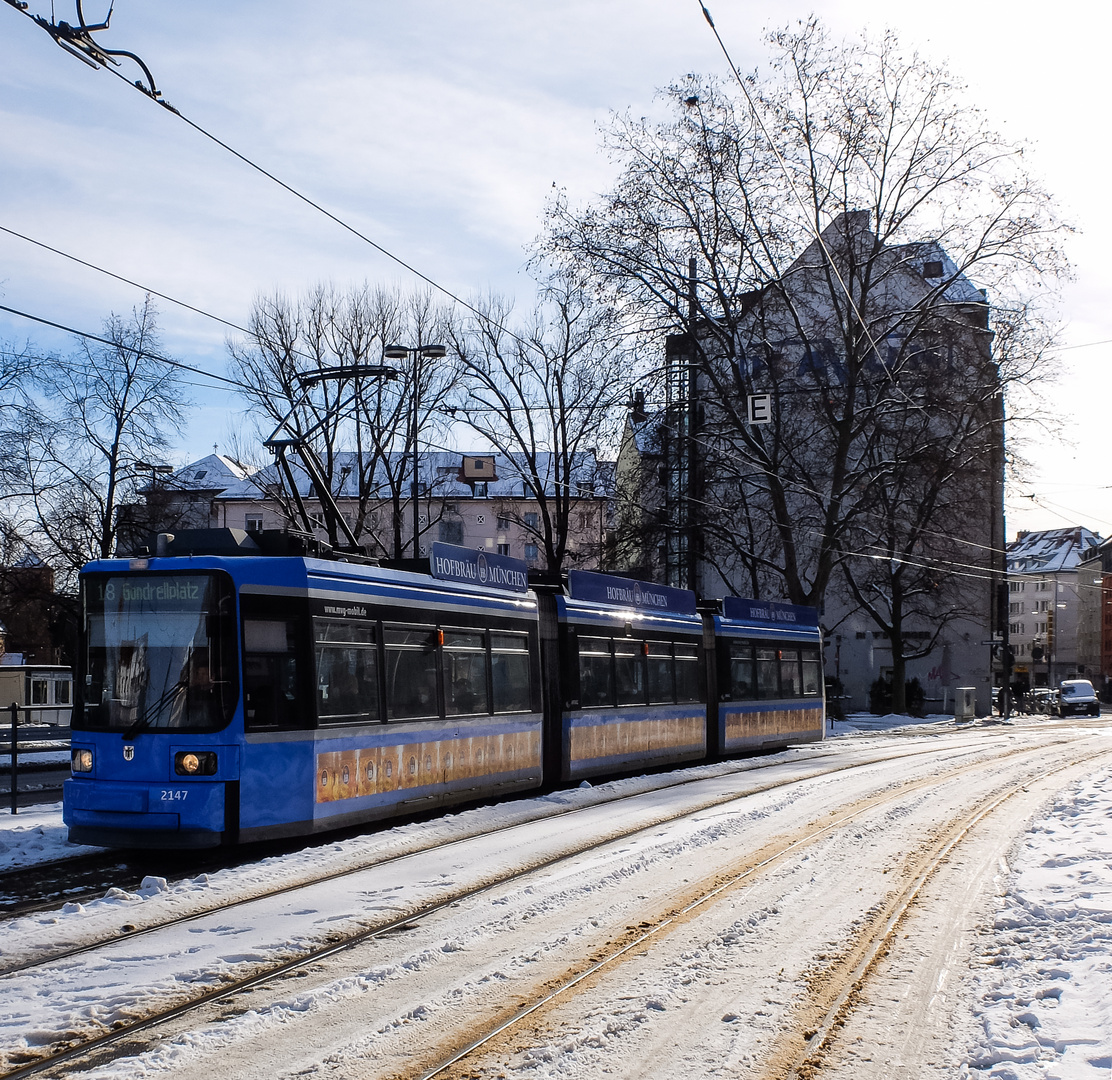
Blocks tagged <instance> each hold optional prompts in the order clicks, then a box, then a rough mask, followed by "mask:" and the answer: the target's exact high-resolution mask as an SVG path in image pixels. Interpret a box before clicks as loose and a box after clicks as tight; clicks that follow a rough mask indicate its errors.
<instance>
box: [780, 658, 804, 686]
mask: <svg viewBox="0 0 1112 1080" xmlns="http://www.w3.org/2000/svg"><path fill="white" fill-rule="evenodd" d="M780 688H781V693H782V694H783V695H784V697H803V679H802V676H801V675H800V672H799V650H798V649H781V650H780Z"/></svg>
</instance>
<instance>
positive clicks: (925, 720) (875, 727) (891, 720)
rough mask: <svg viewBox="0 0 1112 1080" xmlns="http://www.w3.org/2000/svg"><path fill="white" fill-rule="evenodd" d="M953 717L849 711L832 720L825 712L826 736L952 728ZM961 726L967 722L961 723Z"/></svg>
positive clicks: (953, 723)
mask: <svg viewBox="0 0 1112 1080" xmlns="http://www.w3.org/2000/svg"><path fill="white" fill-rule="evenodd" d="M955 726H957V725H956V722H955V720H954V718H953V717H952V716H950V715H948V714H947V713H933V714H932V715H930V716H908V715H907V714H906V713H886V714H885V715H884V716H876V715H874V714H873V713H867V712H861V713H849V714H848V715H847V716H846V718H845V719H844V720H834V719H832V718H831V717H830V715H829V714H827V717H826V737H827V738H830V736H832V735H855V734H856V733H857V732H859V731H900V730H903V729H904V728H907V729H911V730H915V731H929V730H930V729H932V728H948V729H953V728H954V727H955ZM961 726H963V727H966V726H968V725H967V724H963V725H961Z"/></svg>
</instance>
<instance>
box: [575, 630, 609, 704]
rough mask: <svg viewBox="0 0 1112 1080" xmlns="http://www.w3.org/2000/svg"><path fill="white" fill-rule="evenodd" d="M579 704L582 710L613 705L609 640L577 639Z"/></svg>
mask: <svg viewBox="0 0 1112 1080" xmlns="http://www.w3.org/2000/svg"><path fill="white" fill-rule="evenodd" d="M579 704H580V706H581V707H582V708H584V709H590V708H594V707H596V706H598V705H613V704H614V679H613V672H612V669H611V666H610V639H609V638H592V637H581V638H580V639H579Z"/></svg>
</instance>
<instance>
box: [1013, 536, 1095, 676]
mask: <svg viewBox="0 0 1112 1080" xmlns="http://www.w3.org/2000/svg"><path fill="white" fill-rule="evenodd" d="M1102 543H1103V541H1102V539H1101V537H1100V536H1099V535H1098V534H1097V533H1095V532H1093V531H1092V530H1091V529H1086V528H1084V527H1083V526H1075V527H1072V528H1064V529H1042V530H1038V531H1032V532H1026V531H1025V532H1020V533H1018V534H1017V535H1016V538H1015V540H1014V541H1012V543H1010V544H1009V545H1008V550H1007V557H1008V633H1009V638H1010V644H1011V648H1012V652H1013V654H1014V656H1015V661H1014V667H1013V682H1014V684H1015V685H1016V686H1017V687H1018V688H1021V689H1031V688H1034V687H1039V686H1049V687H1054V686H1057V685H1058V683H1059V682H1061V680H1062V679H1074V678H1082V679H1084V678H1092V677H1094V676H1099V668H1100V659H1099V648H1098V649H1096V650H1094V649H1093V648H1092V645H1091V643H1090V642H1089V641H1088V640H1086V637H1087V635H1088V636H1089V637H1091V630H1088V629H1087V623H1088V622H1089V621H1091V615H1090V614H1087V612H1089V611H1090V610H1091V609H1092V608H1093V607H1094V602H1095V606H1096V607H1097V609H1098V610H1099V598H1100V589H1099V586H1094V584H1093V581H1092V580H1091V579H1092V578H1093V573H1092V571H1091V570H1089V571H1088V572H1087V573H1083V572H1082V563H1083V561H1084V560H1085V559H1086V558H1089V557H1090V555H1089V553H1090V552H1091V551H1092V550H1093V549H1099V548H1100V546H1101V545H1102ZM1097 681H1099V679H1098V680H1097Z"/></svg>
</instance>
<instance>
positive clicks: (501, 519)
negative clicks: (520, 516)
mask: <svg viewBox="0 0 1112 1080" xmlns="http://www.w3.org/2000/svg"><path fill="white" fill-rule="evenodd" d="M509 527H510V515H509V514H499V515H498V528H500V529H508V528H509Z"/></svg>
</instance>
